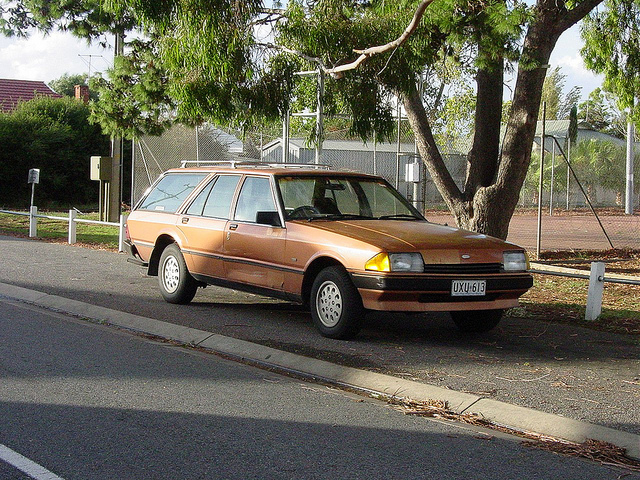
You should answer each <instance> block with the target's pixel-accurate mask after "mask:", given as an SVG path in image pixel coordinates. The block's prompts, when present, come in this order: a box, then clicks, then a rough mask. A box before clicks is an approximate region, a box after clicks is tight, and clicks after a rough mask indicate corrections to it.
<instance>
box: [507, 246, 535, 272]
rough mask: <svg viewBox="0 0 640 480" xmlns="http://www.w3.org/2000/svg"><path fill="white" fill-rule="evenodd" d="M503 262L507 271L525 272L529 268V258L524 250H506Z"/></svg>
mask: <svg viewBox="0 0 640 480" xmlns="http://www.w3.org/2000/svg"><path fill="white" fill-rule="evenodd" d="M502 264H503V268H504V271H505V272H524V271H525V270H528V269H529V259H528V258H527V254H526V252H523V251H513V252H504V253H503V254H502Z"/></svg>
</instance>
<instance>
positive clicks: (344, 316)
mask: <svg viewBox="0 0 640 480" xmlns="http://www.w3.org/2000/svg"><path fill="white" fill-rule="evenodd" d="M310 303H311V305H310V306H311V317H312V318H313V323H314V324H315V326H316V328H317V329H318V330H319V331H320V333H321V334H322V335H324V336H325V337H329V338H337V339H343V340H346V339H349V338H353V337H354V336H356V335H357V333H358V332H359V331H360V328H361V325H362V317H363V316H364V311H365V310H364V308H363V306H362V299H361V298H360V294H359V293H358V290H357V289H356V287H355V286H354V285H353V283H352V282H351V278H349V274H348V273H347V272H346V271H345V270H344V269H343V268H341V267H338V266H333V267H327V268H325V269H324V270H322V271H321V272H320V273H319V274H318V276H317V277H316V279H315V281H314V282H313V286H312V287H311V298H310Z"/></svg>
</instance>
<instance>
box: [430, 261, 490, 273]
mask: <svg viewBox="0 0 640 480" xmlns="http://www.w3.org/2000/svg"><path fill="white" fill-rule="evenodd" d="M501 269H502V265H501V264H500V263H466V264H464V263H462V264H460V263H457V264H431V265H425V266H424V273H453V274H459V275H475V274H486V273H500V271H501Z"/></svg>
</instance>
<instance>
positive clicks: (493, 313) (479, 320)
mask: <svg viewBox="0 0 640 480" xmlns="http://www.w3.org/2000/svg"><path fill="white" fill-rule="evenodd" d="M503 312H504V310H475V311H474V310H471V311H461V312H449V313H450V314H451V318H452V319H453V321H454V323H455V324H456V326H457V327H458V329H459V330H460V331H461V332H465V333H482V332H488V331H489V330H491V329H493V328H495V327H496V326H497V325H498V323H500V319H501V318H502V313H503Z"/></svg>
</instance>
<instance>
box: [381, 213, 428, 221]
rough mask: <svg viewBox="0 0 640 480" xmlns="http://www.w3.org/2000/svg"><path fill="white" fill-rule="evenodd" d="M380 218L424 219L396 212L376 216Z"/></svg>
mask: <svg viewBox="0 0 640 480" xmlns="http://www.w3.org/2000/svg"><path fill="white" fill-rule="evenodd" d="M376 218H377V219H378V220H422V219H421V218H419V217H416V216H415V215H411V214H408V213H396V214H393V215H381V216H379V217H376Z"/></svg>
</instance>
